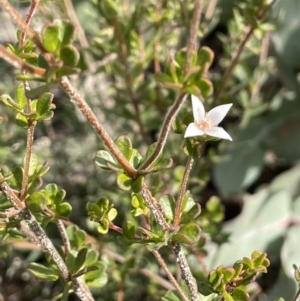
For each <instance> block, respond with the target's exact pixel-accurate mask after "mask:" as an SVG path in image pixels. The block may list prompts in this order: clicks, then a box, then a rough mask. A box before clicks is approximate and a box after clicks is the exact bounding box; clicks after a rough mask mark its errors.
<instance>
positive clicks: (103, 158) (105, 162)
mask: <svg viewBox="0 0 300 301" xmlns="http://www.w3.org/2000/svg"><path fill="white" fill-rule="evenodd" d="M94 162H95V164H96V165H97V166H99V167H100V168H102V169H107V170H110V169H112V170H118V171H119V170H122V169H121V167H120V166H119V164H118V163H117V162H116V161H115V159H114V158H113V156H112V155H111V154H110V153H109V152H107V151H105V150H100V151H98V152H97V154H96V157H95V158H94Z"/></svg>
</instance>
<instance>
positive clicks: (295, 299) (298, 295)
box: [292, 288, 300, 301]
mask: <svg viewBox="0 0 300 301" xmlns="http://www.w3.org/2000/svg"><path fill="white" fill-rule="evenodd" d="M299 297H300V288H299V289H298V291H297V294H296V295H295V297H294V298H293V300H292V301H297V299H298V298H299Z"/></svg>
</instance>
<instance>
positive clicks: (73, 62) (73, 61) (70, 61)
mask: <svg viewBox="0 0 300 301" xmlns="http://www.w3.org/2000/svg"><path fill="white" fill-rule="evenodd" d="M79 57H80V55H79V52H78V50H77V49H76V48H75V47H74V46H72V45H67V46H63V47H62V48H61V49H60V59H61V60H62V61H63V62H64V65H66V66H70V67H76V66H77V64H78V62H79Z"/></svg>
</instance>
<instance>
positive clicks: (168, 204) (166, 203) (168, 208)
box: [159, 195, 175, 222]
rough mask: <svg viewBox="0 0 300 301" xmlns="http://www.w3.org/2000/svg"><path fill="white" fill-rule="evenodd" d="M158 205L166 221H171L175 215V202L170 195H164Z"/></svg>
mask: <svg viewBox="0 0 300 301" xmlns="http://www.w3.org/2000/svg"><path fill="white" fill-rule="evenodd" d="M159 204H160V205H161V207H162V210H163V212H164V215H165V218H166V219H167V221H169V222H170V221H173V220H174V215H175V200H174V198H173V197H172V196H171V195H164V196H162V197H161V198H160V199H159Z"/></svg>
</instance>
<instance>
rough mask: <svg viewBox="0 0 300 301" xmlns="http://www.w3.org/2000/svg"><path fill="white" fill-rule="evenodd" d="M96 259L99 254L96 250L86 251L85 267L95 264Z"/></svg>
mask: <svg viewBox="0 0 300 301" xmlns="http://www.w3.org/2000/svg"><path fill="white" fill-rule="evenodd" d="M98 257H99V253H98V252H97V251H96V250H94V249H90V250H88V253H87V256H86V259H85V262H84V265H85V266H91V265H93V264H94V263H96V262H97V260H98Z"/></svg>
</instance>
